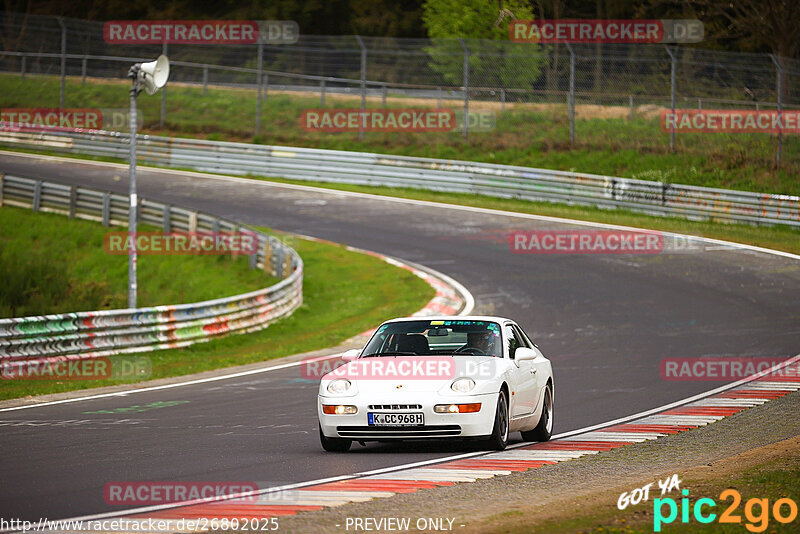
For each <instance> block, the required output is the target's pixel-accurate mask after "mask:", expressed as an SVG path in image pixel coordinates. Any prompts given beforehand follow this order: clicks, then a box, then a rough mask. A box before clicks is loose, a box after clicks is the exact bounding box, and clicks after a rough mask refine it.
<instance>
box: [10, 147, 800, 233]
mask: <svg viewBox="0 0 800 534" xmlns="http://www.w3.org/2000/svg"><path fill="white" fill-rule="evenodd" d="M0 145H11V146H16V147H20V148H28V149H37V150H41V149H45V150H50V151H53V152H61V153H69V154H82V155H93V156H104V157H113V158H119V159H122V160H125V159H126V158H127V157H128V147H129V136H128V135H127V134H121V133H111V132H104V131H94V132H86V133H83V132H77V133H76V132H64V133H59V132H44V133H41V132H39V133H30V132H15V131H5V132H0ZM138 147H139V161H140V162H141V163H144V164H151V165H158V166H165V167H179V168H191V169H196V170H198V171H208V172H218V173H226V174H239V175H245V174H251V175H257V176H275V177H281V178H291V179H296V180H317V181H323V182H339V183H348V184H361V185H376V186H392V187H412V188H419V189H429V190H434V191H437V190H438V191H449V192H457V193H470V194H480V195H488V196H495V197H505V198H519V199H524V200H532V201H548V202H560V203H568V204H580V205H587V206H598V207H602V208H624V209H629V210H632V211H638V212H643V213H648V214H653V215H659V216H680V217H687V218H692V219H713V220H718V221H724V222H741V223H755V224H784V225H790V226H795V227H800V197H797V196H791V195H774V194H762V193H751V192H747V191H734V190H728V189H715V188H708V187H697V186H690V185H679V184H671V183H662V182H654V181H646V180H635V179H631V178H620V177H614V176H601V175H595V174H585V173H577V172H567V171H554V170H548V169H536V168H528V167H517V166H511V165H495V164H489V163H473V162H467V161H457V160H441V159H429V158H418V157H407V156H389V155H381V154H371V153H363V152H345V151H338V150H321V149H311V148H294V147H281V146H265V145H252V144H247V143H231V142H221V141H205V140H195V139H179V138H170V137H155V136H147V135H143V136H140V138H139V141H138Z"/></svg>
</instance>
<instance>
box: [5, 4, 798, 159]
mask: <svg viewBox="0 0 800 534" xmlns="http://www.w3.org/2000/svg"><path fill="white" fill-rule="evenodd" d="M0 48H2V50H0V72H6V73H16V74H18V75H19V76H22V77H25V76H28V75H35V74H38V75H58V76H61V78H62V83H61V95H60V103H61V105H62V107H63V105H64V97H65V96H64V92H65V83H64V79H65V78H66V77H80V79H82V80H83V81H84V82H85V80H86V79H87V78H120V79H122V78H125V76H126V74H127V71H128V69H129V67H130V66H131V64H132V63H133V62H136V61H143V60H146V61H150V60H152V59H154V58H155V57H156V56H158V55H159V54H162V53H165V54H167V55H168V56H169V58H170V62H171V64H172V66H173V68H172V71H171V74H170V82H172V83H175V82H182V83H186V84H194V85H197V86H202V87H203V90H204V93H205V91H206V89H207V88H208V86H210V85H213V86H235V87H246V88H252V89H254V90H255V92H256V93H257V96H256V98H257V100H258V104H257V113H256V116H255V117H254V125H253V128H254V132H255V133H256V134H258V133H259V131H260V129H261V124H260V117H261V113H260V111H261V102H262V100H263V98H265V97H266V96H267V95H268V94H269V91H270V90H271V89H280V90H286V91H298V92H306V93H314V94H318V95H319V98H320V103H321V105H323V106H324V105H325V101H326V97H328V96H329V95H332V94H335V95H341V94H350V95H356V96H360V97H361V106H362V108H363V107H366V106H367V105H368V101H369V102H373V103H374V102H375V101H379V102H381V105H383V106H386V105H387V104H386V102H387V98H396V97H406V98H407V97H414V98H417V99H427V100H430V101H431V103H433V102H435V103H436V105H437V106H441V105H442V102H443V101H445V102H448V105H450V106H453V105H454V101H457V102H455V105H456V106H458V107H459V108H461V107H462V106H463V108H464V110H465V111H466V110H468V109H470V106H471V105H472V106H482V105H490V106H493V109H497V110H498V111H500V112H506V111H512V110H513V109H516V106H517V105H519V104H538V105H546V106H548V108H547V109H549V110H550V111H551V112H553V113H557V114H562V115H561V116H565V117H566V118H567V119H568V121H569V126H570V142H572V143H574V142H575V138H576V135H578V136H579V135H581V132H578V133H577V134H576V130H575V128H576V111H577V116H578V118H579V119H580V118H581V117H582V116H591V114H590V113H589V111H587V110H589V109H590V108H591V107H597V106H601V107H602V112H598V113H597V116H600V117H609V116H615V117H622V118H629V119H633V118H634V116H637V115H641V114H644V113H649V114H650V116H655V115H657V110H661V109H668V108H670V107H674V108H683V109H686V108H695V109H698V108H699V109H725V108H730V109H754V110H757V109H778V110H780V109H800V61H798V60H794V59H790V58H782V57H776V56H773V55H771V54H742V53H731V52H721V51H712V50H706V49H700V48H688V47H677V46H669V47H668V46H665V45H655V44H646V45H645V44H634V45H632V44H600V43H598V44H571V45H570V44H555V45H552V44H551V45H540V44H531V43H513V42H510V41H491V40H481V39H397V38H377V37H361V36H315V35H301V36H300V38H299V40H298V41H297V43H295V44H292V45H285V44H284V45H271V44H248V45H181V44H164V45H120V44H108V43H107V42H106V41H105V40H104V38H103V23H102V22H90V21H83V20H75V19H67V18H60V17H46V16H32V15H31V16H26V15H23V14H18V13H10V12H3V13H0ZM259 80H260V81H261V83H260V84H259V83H258V81H259ZM167 94H168V91H163V92H162V93H161V96H160V97H161V99H162V101H161V116H160V124H161V126H162V127H163V125H164V121H165V119H166V113H167V99H168V96H167ZM373 105H374V104H373ZM520 109H521V108H520ZM654 110H655V111H654ZM587 114H588V115H587ZM463 122H464V128H463V135H465V136H466V135H467V134H468V133H469V132H468V127H469V126H468V122H467V121H463ZM362 136H363V132H362ZM664 136H665V139H669V142H670V147H671V148H672V146H673V144H674V134H673V135H671V136H670V135H667V134H664ZM777 137H778V143H776V146H777V147H778V153H777V159H778V161H780V157H781V152H780V147H781V137H782V136H781V134H780V133H779V134H778V135H777Z"/></svg>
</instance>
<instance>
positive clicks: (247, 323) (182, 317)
mask: <svg viewBox="0 0 800 534" xmlns="http://www.w3.org/2000/svg"><path fill="white" fill-rule="evenodd" d="M3 205H7V206H18V207H26V208H32V209H33V210H34V211H40V210H41V211H47V212H54V213H61V214H65V215H69V216H70V217H77V218H82V219H88V220H95V221H101V222H102V223H103V224H104V225H106V226H111V225H123V226H124V225H126V224H127V220H128V213H127V205H128V197H127V196H123V195H116V194H113V193H108V192H103V191H95V190H92V189H86V188H83V187H76V186H67V185H62V184H57V183H52V182H43V181H41V180H33V179H29V178H21V177H16V176H9V175H5V176H3V175H0V206H3ZM139 209H140V218H139V220H140V221H141V223H143V224H151V225H157V226H161V227H163V228H164V230H165V231H166V232H169V231H174V230H181V231H187V232H195V231H213V232H219V231H231V232H236V231H242V230H244V229H242V228H241V227H240V226H239V225H237V224H236V223H234V222H231V221H227V220H225V219H220V218H217V217H214V216H211V215H207V214H203V213H197V212H193V211H190V210H186V209H183V208H179V207H175V206H170V205H167V204H161V203H158V202H153V201H150V200H146V199H142V198H140V199H139ZM246 231H247V232H251V233H252V234H253V235H254V236H255V237H256V239H257V242H258V246H257V249H256V251H255V252H254V253H252V254H249V258H250V266H251V267H253V268H259V269H263V270H264V271H265V272H266V273H267V274H269V275H272V276H274V277H276V278H278V279H280V281H279V282H278V283H277V284H275V285H272V286H270V287H267V288H264V289H260V290H257V291H253V292H251V293H245V294H241V295H234V296H231V297H226V298H220V299H215V300H209V301H205V302H196V303H191V304H180V305H169V306H155V307H150V308H138V309H135V310H107V311H92V312H78V313H64V314H58V315H45V316H37V317H22V318H13V319H0V362H4V363H5V362H10V361H13V360H16V359H19V358H32V357H37V358H41V357H45V358H50V357H56V358H65V359H75V358H81V359H83V358H94V357H101V356H108V355H114V354H122V353H131V352H145V351H151V350H159V349H166V348H176V347H185V346H188V345H191V344H193V343H197V342H201V341H207V340H209V339H210V338H212V337H214V336H219V335H223V334H228V333H232V332H237V333H244V332H253V331H256V330H260V329H262V328H266V327H267V326H268V325H269V324H270V323H271V322H273V321H275V320H277V319H279V318H281V317H286V316H288V315H290V314H291V313H292V312H293V311H294V310H295V309H297V308H298V307H299V306H300V304H302V300H303V261H302V259H301V258H300V256H299V255H298V254H297V253H296V252H295V251H294V250H292V249H291V248H290V247H289V246H287V245H285V244H284V243H282V242H281V241H280V240H278V239H277V238H275V237H272V236H268V235H266V234H263V233H260V232H255V231H252V230H249V229H248V230H246Z"/></svg>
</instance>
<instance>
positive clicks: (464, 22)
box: [422, 0, 543, 89]
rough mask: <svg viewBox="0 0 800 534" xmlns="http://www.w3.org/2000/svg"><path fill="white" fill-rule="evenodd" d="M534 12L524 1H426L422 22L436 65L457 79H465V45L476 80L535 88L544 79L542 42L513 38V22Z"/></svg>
mask: <svg viewBox="0 0 800 534" xmlns="http://www.w3.org/2000/svg"><path fill="white" fill-rule="evenodd" d="M532 18H533V13H532V11H531V10H530V8H529V7H528V6H527V3H526V2H523V1H521V0H494V1H493V0H426V2H425V4H424V5H423V14H422V21H423V23H424V25H425V27H426V29H427V30H428V36H429V37H430V38H431V42H432V46H430V47H428V48H427V49H426V51H427V52H428V54H429V55H430V56H431V63H430V65H431V68H433V69H434V70H435V71H437V72H439V73H441V74H442V76H443V78H444V79H445V80H446V81H447V82H449V83H451V84H453V85H460V84H461V83H462V81H463V70H464V50H463V47H462V44H461V42H460V41H459V40H458V39H464V44H465V45H466V46H467V48H468V49H469V51H470V57H469V69H470V80H471V82H470V85H471V86H486V87H494V88H511V87H515V88H525V89H530V88H531V86H532V85H533V83H534V82H535V81H536V80H537V79H538V78H539V74H540V71H541V64H542V60H543V57H542V54H541V52H540V48H539V45H536V44H529V43H521V44H518V43H512V42H510V41H509V40H508V25H509V24H510V23H511V22H512V21H513V20H515V19H518V20H530V19H532Z"/></svg>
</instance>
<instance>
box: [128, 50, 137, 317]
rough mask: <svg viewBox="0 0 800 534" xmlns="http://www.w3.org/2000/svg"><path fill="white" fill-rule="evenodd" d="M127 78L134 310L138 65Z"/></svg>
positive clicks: (132, 296) (131, 298)
mask: <svg viewBox="0 0 800 534" xmlns="http://www.w3.org/2000/svg"><path fill="white" fill-rule="evenodd" d="M128 75H129V76H132V77H133V84H132V85H131V93H130V94H131V116H130V121H131V154H130V167H129V169H130V171H129V173H130V193H129V194H130V206H129V207H128V237H129V239H128V241H129V243H130V250H128V308H131V309H133V308H136V289H137V283H136V207H137V206H138V199H137V197H136V96H137V94H138V93H139V80H138V78H139V65H134V66H133V67H131V70H130V73H129V74H128Z"/></svg>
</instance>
